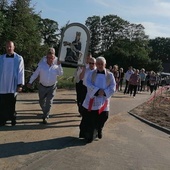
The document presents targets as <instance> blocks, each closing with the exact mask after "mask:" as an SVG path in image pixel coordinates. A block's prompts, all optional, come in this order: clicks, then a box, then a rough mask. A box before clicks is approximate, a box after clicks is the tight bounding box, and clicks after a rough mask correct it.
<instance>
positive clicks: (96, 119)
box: [79, 107, 109, 139]
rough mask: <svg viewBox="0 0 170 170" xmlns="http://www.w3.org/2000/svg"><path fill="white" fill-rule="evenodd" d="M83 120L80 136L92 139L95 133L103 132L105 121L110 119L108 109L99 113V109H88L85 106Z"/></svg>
mask: <svg viewBox="0 0 170 170" xmlns="http://www.w3.org/2000/svg"><path fill="white" fill-rule="evenodd" d="M82 114H83V116H82V120H81V123H80V126H79V127H80V137H82V138H85V139H89V138H90V139H92V138H93V136H94V133H96V132H99V131H100V132H101V131H102V129H103V127H104V124H105V122H106V121H107V119H108V114H109V112H108V111H103V112H102V113H101V114H98V110H92V111H90V112H89V111H88V110H87V109H85V108H84V107H83V112H82Z"/></svg>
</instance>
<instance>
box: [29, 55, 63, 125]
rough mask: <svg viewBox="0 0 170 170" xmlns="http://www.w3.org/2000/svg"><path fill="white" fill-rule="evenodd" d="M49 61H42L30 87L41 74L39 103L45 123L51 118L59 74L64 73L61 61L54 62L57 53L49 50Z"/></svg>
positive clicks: (30, 82) (31, 79) (32, 77)
mask: <svg viewBox="0 0 170 170" xmlns="http://www.w3.org/2000/svg"><path fill="white" fill-rule="evenodd" d="M46 59H47V61H46V62H42V63H41V64H40V65H39V66H38V67H37V69H36V70H35V72H34V73H33V74H32V76H31V78H30V81H29V83H28V84H27V87H28V88H31V84H32V83H33V81H34V80H35V79H36V78H37V77H38V76H39V83H40V84H39V92H38V93H39V104H40V107H41V108H42V111H43V117H42V118H43V123H44V124H46V123H47V119H48V118H49V114H50V109H51V105H52V102H53V98H54V95H55V91H56V86H57V76H61V75H63V68H62V66H61V62H60V61H59V60H58V61H57V65H56V64H54V61H55V54H53V53H51V52H48V54H47V57H46Z"/></svg>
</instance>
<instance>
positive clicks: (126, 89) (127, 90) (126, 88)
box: [124, 80, 129, 94]
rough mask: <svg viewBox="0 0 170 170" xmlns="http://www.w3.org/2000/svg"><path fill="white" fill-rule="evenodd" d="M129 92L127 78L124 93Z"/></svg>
mask: <svg viewBox="0 0 170 170" xmlns="http://www.w3.org/2000/svg"><path fill="white" fill-rule="evenodd" d="M126 93H129V81H127V80H126V84H125V90H124V94H126Z"/></svg>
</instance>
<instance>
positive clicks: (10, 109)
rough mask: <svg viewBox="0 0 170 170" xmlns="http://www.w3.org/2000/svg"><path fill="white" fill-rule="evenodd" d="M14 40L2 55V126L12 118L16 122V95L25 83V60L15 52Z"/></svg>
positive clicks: (12, 122)
mask: <svg viewBox="0 0 170 170" xmlns="http://www.w3.org/2000/svg"><path fill="white" fill-rule="evenodd" d="M14 49H15V46H14V43H13V42H12V41H9V42H7V43H6V54H3V55H2V56H0V126H3V125H5V123H6V121H8V120H11V125H12V126H14V125H15V124H16V112H15V105H16V96H17V92H21V91H22V86H23V85H24V60H23V58H22V56H20V55H19V54H17V53H15V52H14Z"/></svg>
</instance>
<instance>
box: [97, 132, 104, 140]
mask: <svg viewBox="0 0 170 170" xmlns="http://www.w3.org/2000/svg"><path fill="white" fill-rule="evenodd" d="M102 137H103V135H102V131H101V130H99V131H98V138H99V139H101V138H102Z"/></svg>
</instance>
